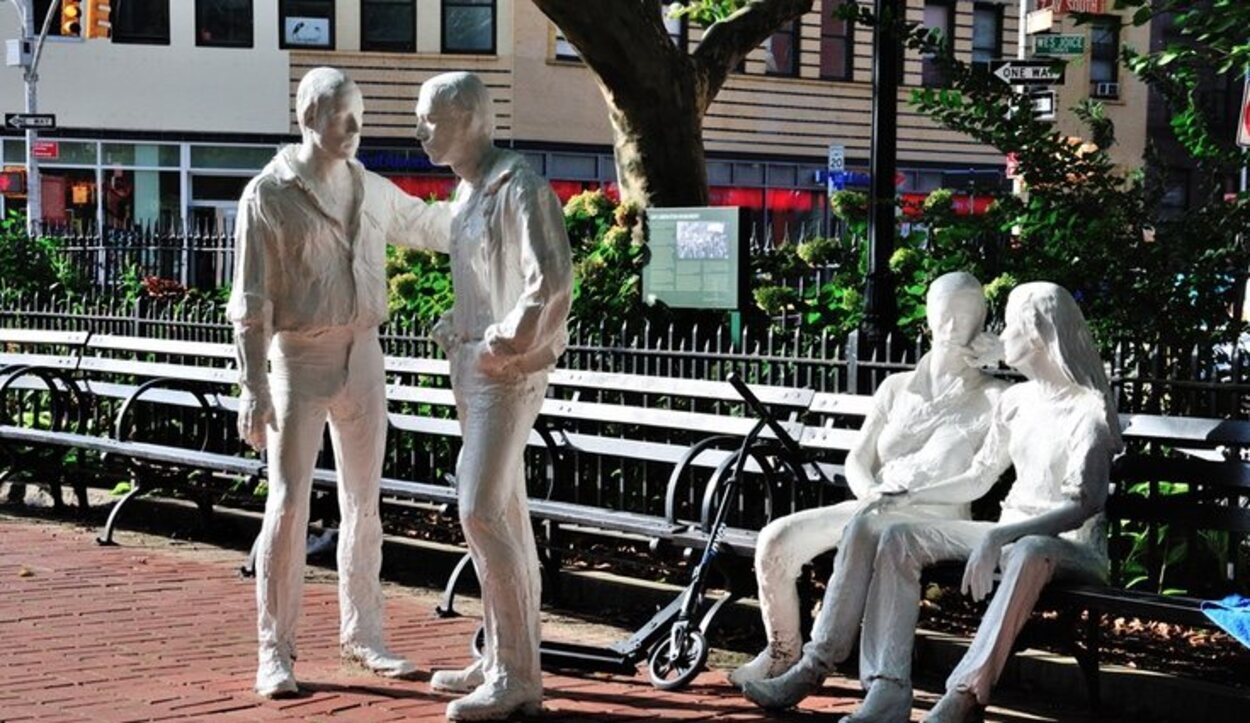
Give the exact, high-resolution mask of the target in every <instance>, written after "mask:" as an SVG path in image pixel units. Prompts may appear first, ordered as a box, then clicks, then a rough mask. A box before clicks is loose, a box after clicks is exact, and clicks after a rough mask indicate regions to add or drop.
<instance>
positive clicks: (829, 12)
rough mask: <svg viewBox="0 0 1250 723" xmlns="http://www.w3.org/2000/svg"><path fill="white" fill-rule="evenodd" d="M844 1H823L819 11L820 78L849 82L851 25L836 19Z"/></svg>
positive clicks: (851, 59) (852, 56) (853, 51)
mask: <svg viewBox="0 0 1250 723" xmlns="http://www.w3.org/2000/svg"><path fill="white" fill-rule="evenodd" d="M844 4H845V2H844V0H825V1H824V3H823V7H821V9H820V77H822V78H825V79H827V80H850V79H851V70H852V68H853V65H854V58H855V49H854V46H853V45H852V44H851V23H848V22H847V21H845V20H843V19H842V18H839V17H837V15H836V13H837V12H838V8H840V7H842V5H844Z"/></svg>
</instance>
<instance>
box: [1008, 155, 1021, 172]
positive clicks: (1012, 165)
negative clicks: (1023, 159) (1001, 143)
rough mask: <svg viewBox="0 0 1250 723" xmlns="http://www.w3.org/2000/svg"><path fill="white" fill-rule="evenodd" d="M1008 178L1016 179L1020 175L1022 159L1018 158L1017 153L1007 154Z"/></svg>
mask: <svg viewBox="0 0 1250 723" xmlns="http://www.w3.org/2000/svg"><path fill="white" fill-rule="evenodd" d="M1006 175H1007V178H1015V177H1016V176H1018V175H1020V159H1019V158H1018V157H1017V156H1016V154H1015V151H1012V152H1011V153H1008V154H1007V173H1006Z"/></svg>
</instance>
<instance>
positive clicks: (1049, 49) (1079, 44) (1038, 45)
mask: <svg viewBox="0 0 1250 723" xmlns="http://www.w3.org/2000/svg"><path fill="white" fill-rule="evenodd" d="M1033 52H1034V53H1036V54H1038V55H1084V54H1085V36H1084V35H1038V36H1036V37H1034V38H1033Z"/></svg>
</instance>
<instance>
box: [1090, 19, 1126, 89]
mask: <svg viewBox="0 0 1250 723" xmlns="http://www.w3.org/2000/svg"><path fill="white" fill-rule="evenodd" d="M1089 85H1090V88H1089V90H1090V93H1089V94H1090V96H1092V97H1094V98H1119V97H1120V22H1119V19H1117V18H1099V19H1097V20H1095V21H1094V22H1093V23H1092V24H1091V25H1090V33H1089Z"/></svg>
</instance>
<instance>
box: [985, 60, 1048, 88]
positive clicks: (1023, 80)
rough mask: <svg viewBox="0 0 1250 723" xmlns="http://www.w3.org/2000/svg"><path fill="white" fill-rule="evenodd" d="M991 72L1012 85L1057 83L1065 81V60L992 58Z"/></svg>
mask: <svg viewBox="0 0 1250 723" xmlns="http://www.w3.org/2000/svg"><path fill="white" fill-rule="evenodd" d="M990 72H991V73H993V74H994V75H995V76H996V77H997V78H998V79H999V80H1001V81H1003V82H1004V83H1010V84H1011V85H1055V84H1056V83H1062V82H1063V61H1062V60H1055V59H1053V58H1045V59H1035V60H1015V59H1013V60H1006V59H1004V60H992V61H990Z"/></svg>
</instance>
